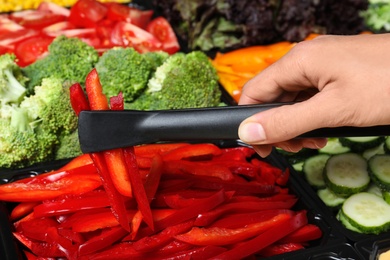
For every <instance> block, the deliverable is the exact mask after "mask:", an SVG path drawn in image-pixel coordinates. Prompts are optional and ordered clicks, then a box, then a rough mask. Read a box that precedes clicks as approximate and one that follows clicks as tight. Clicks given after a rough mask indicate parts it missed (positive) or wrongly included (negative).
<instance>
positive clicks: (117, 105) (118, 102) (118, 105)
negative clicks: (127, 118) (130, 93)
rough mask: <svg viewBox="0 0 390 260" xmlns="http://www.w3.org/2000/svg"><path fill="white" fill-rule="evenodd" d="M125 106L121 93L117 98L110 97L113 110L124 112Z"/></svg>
mask: <svg viewBox="0 0 390 260" xmlns="http://www.w3.org/2000/svg"><path fill="white" fill-rule="evenodd" d="M124 105H125V104H124V101H123V94H122V92H119V94H118V95H117V96H113V97H110V107H111V110H123V109H124Z"/></svg>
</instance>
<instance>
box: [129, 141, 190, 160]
mask: <svg viewBox="0 0 390 260" xmlns="http://www.w3.org/2000/svg"><path fill="white" fill-rule="evenodd" d="M187 145H190V144H189V143H157V144H145V145H138V146H135V147H134V151H135V154H136V155H137V157H139V156H141V157H148V158H151V157H154V156H155V155H156V154H159V155H162V154H164V153H168V152H169V151H171V150H174V149H177V148H179V147H182V146H187Z"/></svg>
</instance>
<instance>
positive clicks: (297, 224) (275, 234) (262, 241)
mask: <svg viewBox="0 0 390 260" xmlns="http://www.w3.org/2000/svg"><path fill="white" fill-rule="evenodd" d="M307 223H308V220H307V217H306V212H304V211H301V212H298V213H297V214H296V215H295V216H293V217H291V218H289V219H286V220H284V221H282V222H281V223H279V224H278V225H277V226H274V227H272V228H270V229H268V230H266V231H265V232H263V233H261V234H260V235H258V236H256V237H254V238H252V239H250V240H247V241H245V242H242V243H240V244H239V245H237V246H236V247H233V248H232V249H230V250H228V251H226V252H224V253H222V254H219V255H217V256H215V257H212V258H210V259H219V260H223V259H243V258H245V257H248V256H250V255H253V254H254V253H256V252H258V251H260V250H262V249H264V248H265V247H267V246H269V245H271V244H273V243H275V242H276V241H278V240H279V239H282V238H283V237H285V236H287V235H288V234H291V233H292V232H294V231H295V230H297V229H299V228H301V227H303V226H304V225H306V224H307Z"/></svg>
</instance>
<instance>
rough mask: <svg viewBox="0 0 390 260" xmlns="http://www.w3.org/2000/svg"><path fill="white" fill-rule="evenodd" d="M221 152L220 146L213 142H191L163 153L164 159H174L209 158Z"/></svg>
mask: <svg viewBox="0 0 390 260" xmlns="http://www.w3.org/2000/svg"><path fill="white" fill-rule="evenodd" d="M221 153H222V151H221V148H219V147H218V146H216V145H215V144H208V143H202V144H191V145H187V146H182V147H178V148H176V149H174V150H171V151H169V152H166V153H164V154H163V159H164V161H176V160H182V159H191V158H192V159H194V158H202V159H203V158H209V157H212V156H216V155H220V154H221Z"/></svg>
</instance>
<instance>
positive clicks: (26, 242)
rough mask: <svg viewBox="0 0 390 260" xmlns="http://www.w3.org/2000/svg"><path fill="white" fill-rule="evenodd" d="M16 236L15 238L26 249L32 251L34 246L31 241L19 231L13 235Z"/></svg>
mask: <svg viewBox="0 0 390 260" xmlns="http://www.w3.org/2000/svg"><path fill="white" fill-rule="evenodd" d="M12 234H13V235H14V237H15V238H16V239H17V240H18V241H19V242H20V243H21V244H22V245H23V246H25V247H26V248H28V249H30V250H31V249H32V244H33V242H32V241H31V239H29V238H27V237H26V236H25V235H24V234H23V233H22V232H21V231H18V232H13V233H12Z"/></svg>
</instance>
